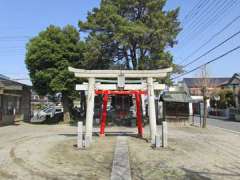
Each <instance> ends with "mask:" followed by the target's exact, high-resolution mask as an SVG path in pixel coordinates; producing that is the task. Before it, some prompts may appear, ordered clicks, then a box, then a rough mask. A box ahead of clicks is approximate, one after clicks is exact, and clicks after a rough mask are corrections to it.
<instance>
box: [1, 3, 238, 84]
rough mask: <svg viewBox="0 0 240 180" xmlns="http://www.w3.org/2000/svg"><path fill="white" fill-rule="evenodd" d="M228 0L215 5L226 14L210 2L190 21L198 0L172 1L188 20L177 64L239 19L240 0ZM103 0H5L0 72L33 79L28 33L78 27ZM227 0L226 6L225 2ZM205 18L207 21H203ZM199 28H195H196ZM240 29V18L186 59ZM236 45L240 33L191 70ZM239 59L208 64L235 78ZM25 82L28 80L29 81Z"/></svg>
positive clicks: (215, 72) (212, 69) (177, 50)
mask: <svg viewBox="0 0 240 180" xmlns="http://www.w3.org/2000/svg"><path fill="white" fill-rule="evenodd" d="M202 1H203V0H202ZM204 1H205V2H208V1H209V5H210V3H214V1H215V0H204ZM228 1H229V2H230V1H233V0H227V1H225V0H219V1H218V2H219V8H217V5H216V6H215V7H216V9H221V7H220V6H221V3H222V7H224V6H226V7H225V8H226V9H225V11H224V13H221V15H219V14H217V11H216V12H215V10H216V9H215V10H214V9H207V6H206V9H205V12H206V13H205V14H204V9H203V12H199V13H198V14H195V16H196V17H195V18H192V19H191V17H190V16H188V18H185V19H184V17H186V15H188V14H189V12H190V11H191V9H192V8H193V7H194V6H195V5H196V4H197V3H198V0H168V3H167V6H166V9H171V8H175V7H178V6H179V7H180V8H181V9H180V16H179V19H180V20H181V21H183V20H184V23H185V24H184V23H183V24H182V26H183V31H182V32H181V33H180V35H179V37H178V40H179V43H178V45H177V46H175V47H174V48H173V49H170V51H171V52H172V54H173V55H174V60H175V62H177V63H179V62H181V61H182V60H183V59H184V58H185V57H187V56H188V55H189V54H191V53H192V52H193V51H194V50H196V49H197V48H198V47H200V46H201V45H202V44H203V43H204V42H206V41H207V40H208V39H209V38H210V37H211V36H212V35H213V34H214V33H216V32H218V31H219V30H220V29H221V28H222V27H223V26H225V25H226V24H228V23H229V22H230V21H231V20H232V19H233V18H234V17H236V16H238V15H240V11H239V9H240V5H239V4H240V2H237V3H236V4H234V5H233V6H232V7H231V8H228V9H227V3H228ZM236 1H237V0H236ZM99 2H100V1H99V0H88V1H86V0H71V1H67V0H41V1H40V0H38V1H36V0H35V1H33V0H21V1H17V0H0V22H1V23H0V74H4V75H7V76H9V77H11V78H14V79H16V78H17V79H21V78H28V72H27V69H26V67H25V64H24V54H25V45H26V42H27V41H28V39H29V37H33V36H36V35H37V34H38V33H39V32H40V31H41V30H43V29H45V28H46V27H47V26H49V25H50V24H54V25H58V26H64V25H66V24H72V25H74V26H76V27H77V23H78V20H80V19H81V20H84V19H85V18H86V15H87V12H88V11H90V10H91V9H92V8H93V7H96V6H98V5H99ZM215 2H216V1H215ZM224 2H225V3H226V4H224ZM208 10H209V12H208ZM223 10H224V9H223ZM214 12H215V14H214ZM210 17H215V18H214V19H213V20H214V21H213V23H212V24H211V25H208V24H207V21H208V20H209V18H210ZM201 18H203V19H202V20H201ZM204 18H205V20H204ZM204 23H206V24H204ZM201 25H202V27H204V25H205V26H206V25H208V26H206V27H205V28H204V29H201ZM199 27H200V29H199ZM194 30H196V31H195V32H194ZM239 30H240V19H239V20H238V21H237V22H235V24H233V25H232V26H231V27H230V28H228V29H227V30H226V31H224V32H223V33H222V34H221V35H220V36H218V37H217V38H216V39H214V40H213V41H212V42H211V43H209V44H208V45H207V46H206V47H204V48H202V49H201V50H200V51H199V52H198V53H197V54H195V55H194V56H192V57H191V58H189V59H188V61H186V62H185V63H187V62H189V61H191V60H193V59H195V58H196V57H198V56H199V55H201V54H202V53H204V52H206V51H207V50H208V49H210V48H211V47H213V46H215V45H216V44H218V43H220V42H221V41H223V40H224V39H226V38H227V37H229V36H230V35H232V34H233V33H235V32H237V31H239ZM237 45H240V35H239V36H237V37H236V38H234V39H233V40H231V41H230V42H228V43H226V44H225V45H224V46H222V47H221V48H219V49H217V50H216V51H214V52H212V53H210V54H209V55H207V56H206V57H204V58H202V59H200V60H199V61H198V62H196V63H194V64H193V65H191V66H189V67H188V68H187V70H190V69H191V68H194V67H196V66H198V65H200V64H202V63H204V62H206V61H208V60H211V59H213V58H214V57H217V56H218V55H220V54H222V53H224V52H226V51H227V50H230V49H231V48H234V47H235V46H237ZM239 57H240V50H239V51H236V52H234V53H233V54H231V55H229V56H226V57H224V58H223V59H221V60H219V61H217V62H215V63H214V64H211V65H210V66H209V67H208V70H209V73H210V75H211V76H231V75H232V74H233V73H235V72H240V71H239V67H240V58H239ZM196 74H197V72H193V73H191V74H189V75H187V76H185V77H190V76H192V77H194V76H196ZM179 80H180V79H179ZM23 82H24V83H29V82H28V81H23Z"/></svg>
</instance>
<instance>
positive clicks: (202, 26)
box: [182, 1, 237, 47]
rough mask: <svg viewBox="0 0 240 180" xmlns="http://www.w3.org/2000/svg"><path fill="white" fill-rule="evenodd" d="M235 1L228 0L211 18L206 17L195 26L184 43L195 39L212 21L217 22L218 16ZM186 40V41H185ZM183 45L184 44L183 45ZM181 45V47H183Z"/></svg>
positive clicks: (227, 9)
mask: <svg viewBox="0 0 240 180" xmlns="http://www.w3.org/2000/svg"><path fill="white" fill-rule="evenodd" d="M236 2H237V1H230V2H229V3H228V4H227V5H226V6H224V7H223V8H222V9H220V10H219V11H215V12H216V13H215V15H214V14H213V15H214V17H212V18H208V19H206V20H205V21H204V22H203V23H201V25H199V26H198V27H197V28H195V29H194V30H193V31H191V32H190V34H193V33H194V32H195V33H194V34H195V35H194V36H193V35H191V36H188V37H189V38H188V39H186V40H185V45H186V44H187V42H190V41H192V40H194V39H196V37H198V36H199V35H200V34H202V33H203V32H205V31H206V30H207V29H208V28H209V27H210V26H211V25H213V24H214V23H216V22H217V20H218V19H219V18H221V17H222V16H223V15H224V14H225V13H227V12H228V11H229V10H230V8H231V7H232V6H233V5H234V4H235V3H236ZM187 40H188V41H187ZM183 46H184V45H183ZM183 46H182V47H183Z"/></svg>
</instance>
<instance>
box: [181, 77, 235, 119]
mask: <svg viewBox="0 0 240 180" xmlns="http://www.w3.org/2000/svg"><path fill="white" fill-rule="evenodd" d="M230 79H231V78H229V77H216V78H215V77H214V78H184V79H183V81H182V83H183V85H184V86H185V87H186V89H188V92H189V94H190V96H191V98H192V99H193V101H196V102H195V103H194V102H193V113H195V114H199V113H200V108H199V103H198V102H200V101H203V95H202V88H203V85H206V86H207V95H208V96H210V95H211V94H214V92H216V91H217V90H218V89H221V88H222V85H224V84H226V83H227V82H229V80H230ZM207 107H210V100H209V99H208V100H207Z"/></svg>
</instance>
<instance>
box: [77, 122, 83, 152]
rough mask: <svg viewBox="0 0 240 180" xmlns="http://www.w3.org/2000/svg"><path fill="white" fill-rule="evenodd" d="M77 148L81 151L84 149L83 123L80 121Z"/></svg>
mask: <svg viewBox="0 0 240 180" xmlns="http://www.w3.org/2000/svg"><path fill="white" fill-rule="evenodd" d="M77 134H78V136H77V147H78V148H79V149H82V148H83V122H82V121H79V122H78V131H77Z"/></svg>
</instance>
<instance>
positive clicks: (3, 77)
mask: <svg viewBox="0 0 240 180" xmlns="http://www.w3.org/2000/svg"><path fill="white" fill-rule="evenodd" d="M0 78H1V79H10V78H9V77H7V76H4V75H2V74H0Z"/></svg>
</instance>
